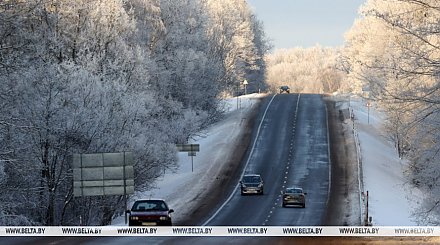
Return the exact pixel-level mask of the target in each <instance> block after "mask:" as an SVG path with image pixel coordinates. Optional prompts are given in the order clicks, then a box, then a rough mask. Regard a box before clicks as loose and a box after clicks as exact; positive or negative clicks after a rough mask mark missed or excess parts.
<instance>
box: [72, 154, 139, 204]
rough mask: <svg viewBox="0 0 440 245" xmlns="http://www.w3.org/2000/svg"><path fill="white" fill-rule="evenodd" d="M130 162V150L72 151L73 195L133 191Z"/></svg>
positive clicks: (102, 194) (131, 162)
mask: <svg viewBox="0 0 440 245" xmlns="http://www.w3.org/2000/svg"><path fill="white" fill-rule="evenodd" d="M133 162H134V161H133V154H132V152H121V153H96V154H74V155H73V161H72V167H73V194H74V196H104V195H125V194H133V193H134V170H133Z"/></svg>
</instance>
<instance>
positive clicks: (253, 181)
mask: <svg viewBox="0 0 440 245" xmlns="http://www.w3.org/2000/svg"><path fill="white" fill-rule="evenodd" d="M240 186H241V195H245V194H260V195H263V193H264V183H263V178H261V176H260V175H259V174H246V175H244V176H243V178H242V179H241V181H240Z"/></svg>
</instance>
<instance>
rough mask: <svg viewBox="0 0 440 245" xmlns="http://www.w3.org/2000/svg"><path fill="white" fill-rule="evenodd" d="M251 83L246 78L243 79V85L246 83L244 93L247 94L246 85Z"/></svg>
mask: <svg viewBox="0 0 440 245" xmlns="http://www.w3.org/2000/svg"><path fill="white" fill-rule="evenodd" d="M248 84H249V83H248V81H247V80H246V79H245V80H244V81H243V85H244V94H245V95H246V94H247V93H246V92H247V91H246V86H247V85H248Z"/></svg>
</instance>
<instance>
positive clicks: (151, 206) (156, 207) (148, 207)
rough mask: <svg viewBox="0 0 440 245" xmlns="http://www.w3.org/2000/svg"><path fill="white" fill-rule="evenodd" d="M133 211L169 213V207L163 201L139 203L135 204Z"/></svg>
mask: <svg viewBox="0 0 440 245" xmlns="http://www.w3.org/2000/svg"><path fill="white" fill-rule="evenodd" d="M131 210H132V211H167V210H168V207H167V205H166V203H165V202H164V201H162V200H146V201H137V202H135V203H134V204H133V207H132V209H131Z"/></svg>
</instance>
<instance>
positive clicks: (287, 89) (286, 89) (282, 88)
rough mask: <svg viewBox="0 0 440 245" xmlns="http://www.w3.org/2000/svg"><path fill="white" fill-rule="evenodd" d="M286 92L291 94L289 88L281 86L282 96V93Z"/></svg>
mask: <svg viewBox="0 0 440 245" xmlns="http://www.w3.org/2000/svg"><path fill="white" fill-rule="evenodd" d="M284 92H286V93H288V94H289V93H290V88H289V86H281V87H280V94H282V93H284Z"/></svg>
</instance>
